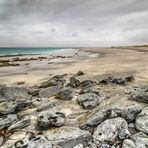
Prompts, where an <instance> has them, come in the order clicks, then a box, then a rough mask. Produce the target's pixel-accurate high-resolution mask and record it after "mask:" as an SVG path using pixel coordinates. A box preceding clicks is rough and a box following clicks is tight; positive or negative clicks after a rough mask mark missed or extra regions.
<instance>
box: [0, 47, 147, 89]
mask: <svg viewBox="0 0 148 148" xmlns="http://www.w3.org/2000/svg"><path fill="white" fill-rule="evenodd" d="M57 56H65V57H64V58H62V57H57ZM66 56H69V57H67V58H66ZM38 57H46V58H45V59H42V60H40V59H39V60H30V61H27V60H26V61H16V62H13V63H18V64H20V66H8V67H0V82H1V83H2V84H16V83H17V82H25V84H26V85H29V86H32V85H34V84H37V83H40V82H42V81H45V80H47V79H49V77H51V76H53V75H57V74H69V75H70V74H73V73H76V72H77V71H79V70H82V71H84V72H86V73H87V74H90V75H101V74H106V73H115V72H133V73H134V75H135V76H136V82H138V83H147V82H148V65H147V63H148V49H147V48H145V50H143V49H139V50H136V49H135V48H129V49H128V48H123V49H122V48H121V49H120V48H81V49H79V50H78V49H67V50H64V51H57V52H53V53H50V54H46V55H34V56H33V55H30V56H29V55H28V56H19V57H18V58H20V59H21V58H38ZM14 58H15V57H5V58H4V57H3V58H0V59H9V60H12V59H14Z"/></svg>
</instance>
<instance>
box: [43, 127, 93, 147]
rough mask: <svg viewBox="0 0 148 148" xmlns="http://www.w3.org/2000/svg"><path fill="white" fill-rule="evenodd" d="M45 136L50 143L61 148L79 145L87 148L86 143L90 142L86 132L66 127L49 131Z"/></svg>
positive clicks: (89, 135)
mask: <svg viewBox="0 0 148 148" xmlns="http://www.w3.org/2000/svg"><path fill="white" fill-rule="evenodd" d="M45 135H46V137H47V138H48V140H49V141H52V142H53V143H55V144H57V145H58V146H61V147H62V148H73V147H74V146H76V145H78V144H80V143H81V144H82V145H83V146H88V142H89V141H91V138H92V137H91V134H90V133H89V132H88V131H83V130H80V129H79V128H76V127H68V126H65V127H60V128H58V129H52V130H49V131H47V132H46V133H45Z"/></svg>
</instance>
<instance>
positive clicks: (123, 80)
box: [99, 73, 134, 85]
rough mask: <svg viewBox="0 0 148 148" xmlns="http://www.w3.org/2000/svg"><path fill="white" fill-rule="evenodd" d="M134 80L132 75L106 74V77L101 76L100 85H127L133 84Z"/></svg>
mask: <svg viewBox="0 0 148 148" xmlns="http://www.w3.org/2000/svg"><path fill="white" fill-rule="evenodd" d="M133 80H134V76H133V75H132V74H121V73H118V74H117V73H116V74H106V75H104V76H100V78H99V83H100V84H109V83H111V84H117V85H126V84H127V83H128V82H132V81H133Z"/></svg>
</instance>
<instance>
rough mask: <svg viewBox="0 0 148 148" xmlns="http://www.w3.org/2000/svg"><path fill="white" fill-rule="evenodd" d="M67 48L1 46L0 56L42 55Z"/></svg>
mask: <svg viewBox="0 0 148 148" xmlns="http://www.w3.org/2000/svg"><path fill="white" fill-rule="evenodd" d="M64 49H67V48H34V47H33V48H28V47H27V48H24V47H23V48H22V47H17V48H0V57H5V56H21V55H40V54H48V53H50V52H54V51H59V50H64Z"/></svg>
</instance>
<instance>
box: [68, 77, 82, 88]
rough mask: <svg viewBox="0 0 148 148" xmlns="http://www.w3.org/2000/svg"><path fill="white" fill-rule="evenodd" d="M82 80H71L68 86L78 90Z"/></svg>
mask: <svg viewBox="0 0 148 148" xmlns="http://www.w3.org/2000/svg"><path fill="white" fill-rule="evenodd" d="M80 83H81V82H80V80H78V79H76V78H75V77H71V78H70V82H69V83H68V84H67V86H70V87H73V88H77V87H79V86H80Z"/></svg>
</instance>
